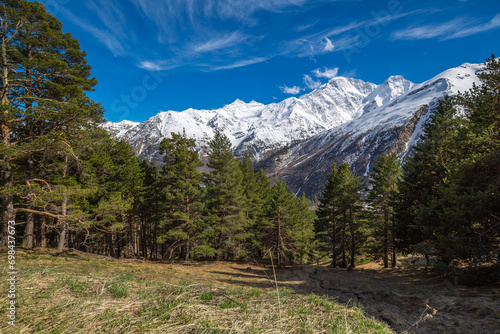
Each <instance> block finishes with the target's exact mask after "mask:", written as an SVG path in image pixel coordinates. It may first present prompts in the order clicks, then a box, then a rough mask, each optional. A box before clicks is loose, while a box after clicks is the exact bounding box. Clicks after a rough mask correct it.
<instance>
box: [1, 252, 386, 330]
mask: <svg viewBox="0 0 500 334" xmlns="http://www.w3.org/2000/svg"><path fill="white" fill-rule="evenodd" d="M17 266H18V269H19V273H20V275H19V281H18V290H19V293H18V295H17V302H18V304H17V306H18V310H17V319H18V321H17V324H16V327H15V330H14V331H12V328H10V327H8V325H7V324H6V321H2V322H0V332H2V333H4V332H14V333H31V332H34V333H181V334H182V333H393V332H392V331H391V330H390V329H389V328H388V327H387V325H385V324H384V323H381V322H378V321H376V320H374V319H372V318H370V317H367V316H366V315H364V313H363V311H362V310H361V309H360V308H358V307H356V306H353V305H352V304H351V305H350V306H343V305H341V304H339V303H337V302H336V301H335V300H334V299H333V298H331V297H327V296H322V295H318V294H312V293H294V292H293V291H292V290H289V289H287V288H285V287H283V288H281V289H280V290H279V298H278V295H277V292H276V289H275V287H273V284H272V282H270V281H267V282H265V283H266V284H264V281H265V278H263V279H261V281H259V280H255V279H254V280H252V279H250V278H248V286H244V285H243V286H242V285H241V284H239V283H238V284H234V283H233V282H235V281H238V282H239V281H241V279H244V278H245V277H246V276H245V275H246V274H241V275H239V276H238V275H234V276H235V277H234V278H230V279H227V280H223V279H222V278H219V277H222V276H210V277H208V276H204V275H203V270H207V269H206V268H199V267H195V266H192V267H190V266H182V265H170V264H158V263H147V262H144V263H137V262H130V261H117V260H110V259H105V258H99V257H96V256H91V255H86V254H82V253H79V254H78V255H75V256H53V255H51V254H34V253H23V252H18V260H17ZM209 270H212V272H213V273H217V271H216V270H215V269H213V267H210V268H209ZM4 272H5V269H4ZM214 275H215V274H214ZM240 276H241V277H240ZM247 276H249V277H250V275H247ZM211 277H212V278H211ZM213 277H218V278H217V279H214V278H213ZM6 287H7V285H6V283H5V282H2V283H1V288H2V291H5V288H6ZM0 298H1V299H0V317H2V318H5V312H6V311H5V309H6V305H7V304H6V303H7V299H6V296H1V297H0Z"/></svg>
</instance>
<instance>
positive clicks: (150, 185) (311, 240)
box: [0, 1, 500, 268]
mask: <svg viewBox="0 0 500 334" xmlns="http://www.w3.org/2000/svg"><path fill="white" fill-rule="evenodd" d="M2 10H3V12H2V21H1V27H0V28H1V50H2V53H1V57H2V58H1V76H0V79H1V81H2V85H1V88H0V96H1V118H0V125H1V146H0V164H1V193H0V194H1V198H2V239H1V243H2V245H4V246H5V245H7V235H8V230H7V228H8V227H7V222H8V221H14V220H15V221H16V222H19V223H20V222H23V224H22V226H23V229H22V231H20V233H21V235H22V245H23V247H25V248H27V249H31V248H33V247H53V248H57V249H58V250H62V249H65V248H73V249H77V250H81V251H84V252H89V253H96V254H105V255H109V256H111V257H116V258H120V257H142V258H148V259H171V260H172V259H181V260H234V259H246V258H255V259H265V258H267V259H269V258H270V257H273V258H274V260H275V261H276V263H277V264H278V265H282V264H301V263H306V262H307V263H315V262H316V261H319V260H322V259H328V260H329V261H331V265H332V266H334V267H336V266H338V267H348V266H351V267H355V266H356V264H357V263H358V259H361V258H363V259H366V258H369V259H374V260H380V261H382V263H383V265H384V267H395V266H396V263H397V256H398V254H407V253H414V254H415V253H416V254H421V255H422V256H425V257H426V259H429V258H430V257H437V258H438V259H439V260H440V262H442V263H443V264H445V265H450V266H452V265H453V264H454V263H459V262H460V263H463V264H466V267H467V268H479V267H480V266H481V265H482V264H484V263H491V262H492V261H498V254H499V249H500V239H499V238H500V234H499V233H500V169H499V168H500V63H499V61H498V59H497V58H495V57H494V56H491V58H488V59H487V60H486V62H485V64H484V71H482V73H480V75H479V78H480V80H481V84H480V85H477V86H474V87H473V88H472V89H471V90H470V91H468V92H465V93H462V94H460V95H458V96H453V97H446V98H445V99H443V100H441V102H440V104H439V107H438V108H437V110H436V112H435V113H434V115H432V117H431V119H430V121H429V122H428V123H427V124H426V125H425V129H424V135H423V137H422V138H421V141H420V142H419V143H418V144H417V145H416V146H415V147H414V148H413V149H412V151H411V154H410V155H409V156H408V157H405V159H404V160H403V161H402V160H401V159H400V157H398V156H397V155H396V154H390V155H386V156H381V157H380V158H379V160H378V166H377V167H375V168H374V169H373V172H372V173H371V174H370V177H369V180H362V179H361V178H359V177H355V176H354V174H353V173H352V172H351V169H350V167H349V165H348V164H347V163H342V164H339V165H335V164H334V165H333V166H332V168H331V171H330V173H329V175H328V180H327V182H326V184H324V185H322V187H323V188H324V189H323V190H322V195H321V197H320V198H319V199H308V198H306V197H305V195H304V194H294V193H291V192H290V191H288V190H287V185H286V183H285V182H284V181H279V182H277V183H275V184H270V182H269V181H268V179H267V177H266V175H265V174H264V172H263V171H262V170H260V171H259V170H255V169H254V167H253V165H252V161H251V160H250V158H249V157H248V155H247V156H245V157H235V156H234V153H233V147H232V146H231V142H230V141H229V140H228V138H227V137H226V136H225V135H224V134H223V133H220V132H217V133H216V135H215V137H214V138H212V139H211V141H210V143H209V147H210V149H209V152H208V163H206V167H208V170H209V172H199V168H200V167H202V166H203V165H204V164H203V163H202V162H201V160H200V155H199V153H198V152H197V150H196V143H195V140H194V139H191V138H189V137H188V136H186V134H185V132H183V129H179V131H178V132H177V133H172V135H171V137H170V138H168V139H164V140H163V142H162V143H161V146H160V152H161V154H162V155H163V163H162V164H161V165H157V164H155V163H153V162H151V161H148V160H141V159H139V158H137V157H135V155H134V153H133V151H132V149H131V148H130V147H129V145H128V144H127V143H126V142H124V141H117V140H114V139H112V138H110V136H109V135H108V134H107V133H106V132H105V131H104V130H102V129H101V128H100V123H101V122H103V114H104V110H103V108H102V107H101V105H100V104H99V102H95V101H92V100H90V99H89V98H88V97H87V95H86V93H87V92H90V91H92V90H93V87H94V86H95V85H96V83H97V80H96V78H94V77H92V75H91V72H90V69H91V66H90V65H89V64H88V63H87V60H86V53H85V51H83V50H82V49H81V48H80V45H79V42H78V41H77V40H76V39H75V38H74V37H72V35H71V34H70V33H64V32H63V30H62V25H61V23H60V22H59V21H58V20H57V19H56V18H55V17H54V16H52V15H51V14H48V13H47V12H46V11H45V9H44V7H43V6H42V5H40V4H38V3H36V2H35V3H32V2H28V1H3V9H2ZM496 263H498V262H496Z"/></svg>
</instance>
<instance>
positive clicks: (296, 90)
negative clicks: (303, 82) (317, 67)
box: [280, 86, 303, 95]
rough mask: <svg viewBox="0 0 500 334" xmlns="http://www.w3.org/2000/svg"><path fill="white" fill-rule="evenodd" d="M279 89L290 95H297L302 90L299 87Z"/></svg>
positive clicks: (282, 87)
mask: <svg viewBox="0 0 500 334" xmlns="http://www.w3.org/2000/svg"><path fill="white" fill-rule="evenodd" d="M280 88H281V91H282V92H283V93H285V94H292V95H297V94H299V93H300V92H301V91H302V90H303V88H301V87H299V86H293V87H287V86H281V87H280Z"/></svg>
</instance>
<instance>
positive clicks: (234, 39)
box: [193, 31, 247, 52]
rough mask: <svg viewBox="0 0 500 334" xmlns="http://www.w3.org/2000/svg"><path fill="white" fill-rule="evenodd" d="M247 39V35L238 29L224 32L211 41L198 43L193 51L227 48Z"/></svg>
mask: <svg viewBox="0 0 500 334" xmlns="http://www.w3.org/2000/svg"><path fill="white" fill-rule="evenodd" d="M246 39H247V37H246V36H244V35H243V34H241V33H240V32H238V31H235V32H233V33H231V34H224V35H223V36H221V37H217V38H214V39H211V40H209V41H206V42H203V43H201V44H199V45H196V46H195V47H194V48H193V51H195V52H211V51H215V50H220V49H226V48H229V47H232V46H234V45H237V44H239V43H242V42H244V41H245V40H246Z"/></svg>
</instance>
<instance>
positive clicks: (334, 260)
mask: <svg viewBox="0 0 500 334" xmlns="http://www.w3.org/2000/svg"><path fill="white" fill-rule="evenodd" d="M335 228H336V226H335V211H333V210H332V267H334V268H335V267H337V241H336V238H335V237H336V230H335Z"/></svg>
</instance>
